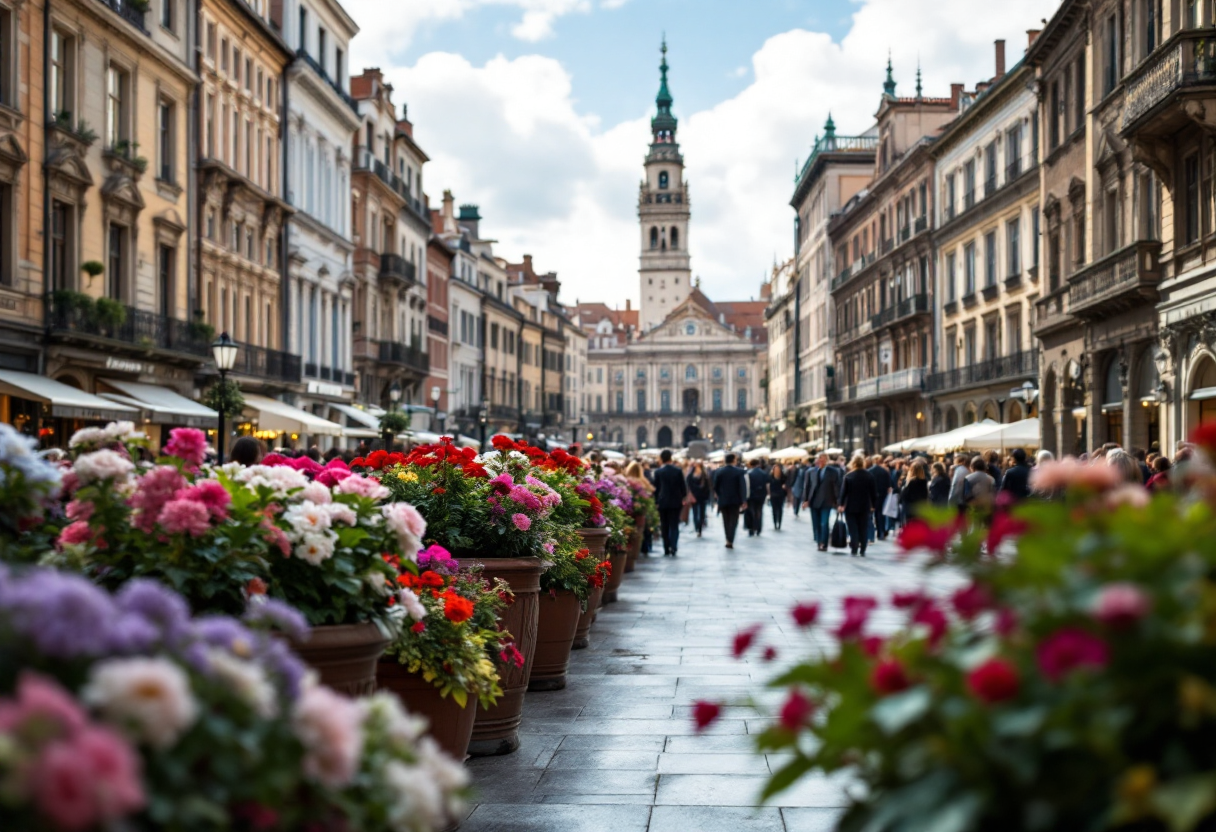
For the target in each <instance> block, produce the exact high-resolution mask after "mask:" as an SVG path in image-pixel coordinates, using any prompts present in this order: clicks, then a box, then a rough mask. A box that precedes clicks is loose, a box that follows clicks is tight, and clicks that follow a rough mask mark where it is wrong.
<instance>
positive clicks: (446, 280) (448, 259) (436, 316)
mask: <svg viewBox="0 0 1216 832" xmlns="http://www.w3.org/2000/svg"><path fill="white" fill-rule="evenodd" d="M453 259H454V256H453V254H452V250H451V249H449V248H448V247H447V246H446V245H445V244H444V243H443V242H442V241H440V240H439V239H437V238H436V237H432V238H431V239H430V241H429V242H427V246H426V266H427V280H426V301H427V312H426V334H427V339H428V341H429V342H430V343H429V345H428V347H427V352H428V354H429V362H428V367H427V369H428V372H429V374H428V375H427V377H426V381H425V382H424V384H423V388H424V390H425V392H426V397H427V399H426V400H427V402H428V403H429V404H430V405H431V407H433V408H434V409H435V415H436V423H435V425H434V428H435V430H436V431H440V430H444V429H446V427H447V425H446V422H447V411H448V408H449V407H450V402H451V398H450V394H451V391H450V389H449V385H450V383H451V375H450V370H449V367H450V355H451V344H450V343H449V341H448V339H449V338H450V337H451V315H450V311H449V310H450V309H451V307H450V306H449V303H450V301H449V298H450V296H451V292H450V290H449V284H450V283H451V279H452V261H453Z"/></svg>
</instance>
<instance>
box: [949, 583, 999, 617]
mask: <svg viewBox="0 0 1216 832" xmlns="http://www.w3.org/2000/svg"><path fill="white" fill-rule="evenodd" d="M991 603H992V599H990V598H989V597H988V590H986V589H984V588H983V587H982V586H980V585H979V584H975V583H973V584H971V585H970V586H966V587H963V588H962V589H959V590H955V592H954V594H953V595H951V596H950V604H951V605H952V606H953V607H954V611H955V612H956V613H958V617H959V618H961V619H963V620H964V621H970V620H972V619H973V618H975V617H976V616H977V615H979V614H980V613H982V612H983V611H984V610H986V609H988V607H989V606H990V605H991Z"/></svg>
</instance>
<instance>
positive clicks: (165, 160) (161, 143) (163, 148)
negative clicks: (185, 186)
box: [156, 101, 177, 182]
mask: <svg viewBox="0 0 1216 832" xmlns="http://www.w3.org/2000/svg"><path fill="white" fill-rule="evenodd" d="M159 110H160V112H159V118H160V124H159V130H160V131H159V133H158V134H157V142H156V144H157V146H156V155H157V159H158V161H159V163H160V178H161V179H163V180H164V181H166V182H176V181H177V177H176V176H175V175H174V174H175V171H174V164H173V161H174V158H173V157H174V153H173V150H174V147H173V134H174V133H175V132H176V131H175V129H174V128H175V127H176V120H177V109H176V108H175V107H174V106H173V102H171V101H162V102H160V108H159Z"/></svg>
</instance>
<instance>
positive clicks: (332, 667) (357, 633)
mask: <svg viewBox="0 0 1216 832" xmlns="http://www.w3.org/2000/svg"><path fill="white" fill-rule="evenodd" d="M388 643H389V640H388V638H387V637H385V635H384V634H383V633H382V632H380V628H379V627H377V626H376V625H375V624H373V623H371V622H367V623H364V624H326V625H323V626H320V627H313V628H312V632H311V633H310V634H309V637H308V640H307V641H304V642H293V643H292V647H293V648H294V649H295V651H296V653H298V654H299V656H300V658H301V659H302V660H303V661H304V663H305V664H307V665H308V666H309V667H311V668H312V669H313V670H315V671H317V675H319V676H320V677H321V684H323V685H328V686H329V687H331V688H333V689H334V690H337V691H341V692H342V693H345V694H348V695H350V696H366V695H368V694H371V693H375V692H376V662H377V661H379V659H380V655H381V654H382V653H383V652H384V650H385V648H387V647H388Z"/></svg>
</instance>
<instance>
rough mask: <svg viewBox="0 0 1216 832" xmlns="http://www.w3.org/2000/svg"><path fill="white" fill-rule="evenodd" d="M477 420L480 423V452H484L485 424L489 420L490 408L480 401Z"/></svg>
mask: <svg viewBox="0 0 1216 832" xmlns="http://www.w3.org/2000/svg"><path fill="white" fill-rule="evenodd" d="M477 421H478V422H479V423H480V424H481V452H482V453H483V454H484V453H485V452H486V425H487V424H488V423H489V421H490V408H489V406H488V405H487V404H486V403H485V402H482V403H481V410H480V411H478V413H477Z"/></svg>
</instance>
